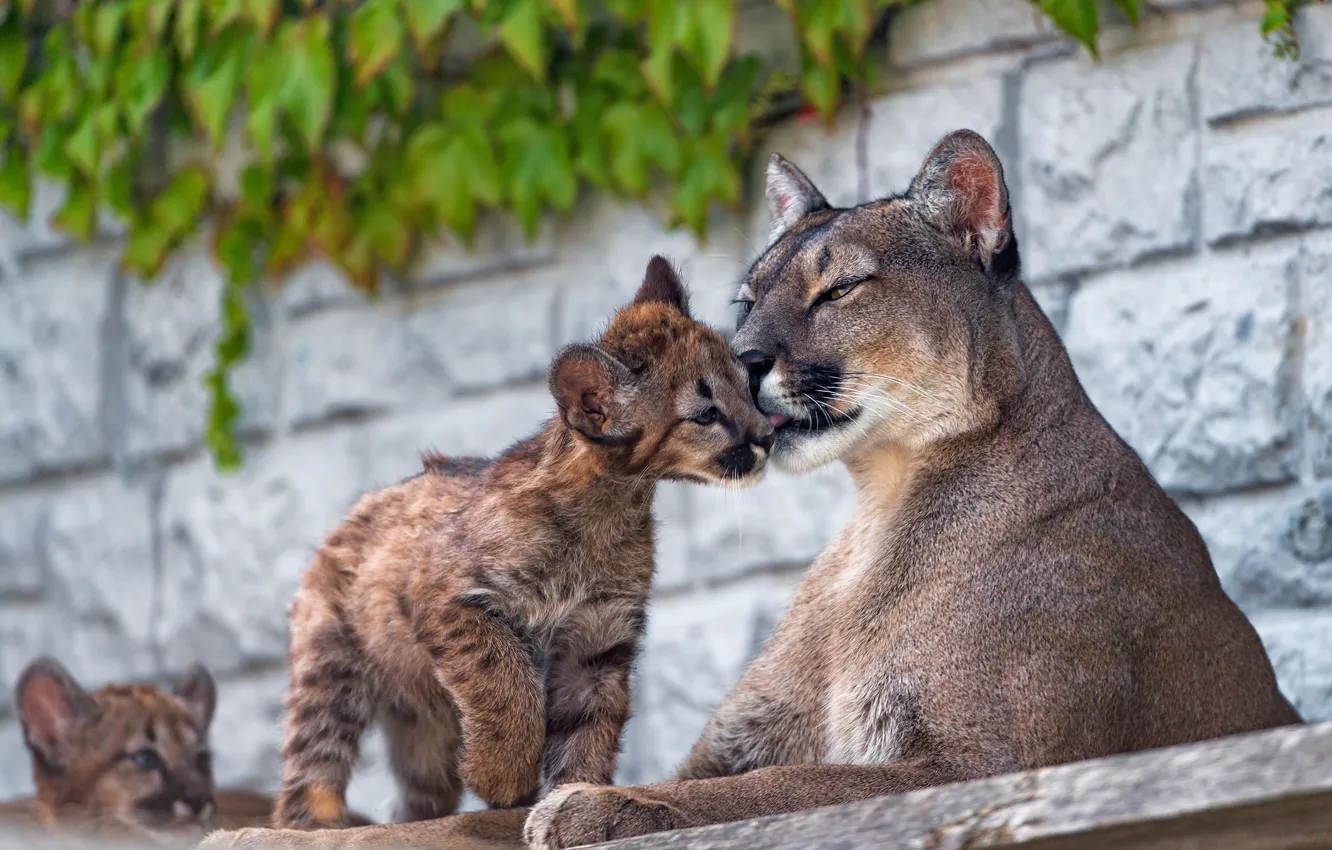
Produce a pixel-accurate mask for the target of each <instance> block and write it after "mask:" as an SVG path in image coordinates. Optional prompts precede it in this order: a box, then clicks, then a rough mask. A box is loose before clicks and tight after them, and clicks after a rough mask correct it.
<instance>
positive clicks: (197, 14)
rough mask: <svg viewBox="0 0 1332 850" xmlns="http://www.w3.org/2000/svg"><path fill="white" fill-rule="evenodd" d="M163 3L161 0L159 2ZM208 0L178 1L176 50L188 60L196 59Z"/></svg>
mask: <svg viewBox="0 0 1332 850" xmlns="http://www.w3.org/2000/svg"><path fill="white" fill-rule="evenodd" d="M158 2H161V0H158ZM206 2H207V0H176V25H175V33H174V35H175V41H176V49H177V50H179V51H180V55H181V56H183V57H185V58H186V59H192V58H193V57H194V50H195V48H196V47H197V46H198V44H199V28H200V24H201V23H202V21H203V12H204V4H205V3H206Z"/></svg>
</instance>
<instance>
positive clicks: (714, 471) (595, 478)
mask: <svg viewBox="0 0 1332 850" xmlns="http://www.w3.org/2000/svg"><path fill="white" fill-rule="evenodd" d="M550 385H551V390H552V393H553V394H554V395H555V397H556V401H557V403H558V405H559V409H560V413H559V415H558V416H556V417H555V418H553V419H552V420H550V421H549V422H548V423H546V425H545V427H544V428H542V430H541V431H540V432H539V433H538V434H537V435H536V436H534V437H532V438H530V439H528V440H525V441H522V442H520V443H518V444H517V445H515V446H513V447H512V448H510V449H509V450H508V451H507V452H505V453H504V454H502V455H500V456H499V457H498V458H496V459H495V460H493V461H486V460H480V459H475V458H448V457H444V456H440V455H433V454H432V455H427V456H426V457H425V458H424V462H425V470H424V472H422V473H421V474H419V475H417V476H415V477H413V478H410V479H408V480H406V481H404V482H402V483H400V484H397V485H395V486H392V487H388V488H385V489H384V490H381V491H379V492H376V493H372V494H370V495H367V496H365V497H364V498H363V499H362V500H361V501H360V503H359V504H357V505H356V506H355V507H354V508H353V509H352V511H351V513H350V514H349V516H348V518H347V520H346V521H345V522H344V523H343V524H342V525H340V526H339V527H338V528H337V529H335V530H334V531H333V532H332V533H331V534H329V536H328V538H327V539H326V540H325V541H324V544H323V546H321V547H320V549H319V552H318V554H317V555H316V557H315V560H314V563H313V564H312V565H311V567H310V569H309V570H308V571H307V572H306V573H305V575H304V576H303V578H302V580H301V586H300V590H299V591H298V593H297V595H296V598H295V600H294V601H293V603H292V606H291V612H290V620H291V649H290V659H291V681H292V685H291V689H290V691H289V693H288V697H287V703H286V710H285V728H286V743H285V745H284V750H283V752H284V768H283V780H282V792H281V794H280V795H279V805H278V815H277V818H276V821H277V823H278V824H279V825H282V826H289V827H301V828H309V827H314V826H342V825H344V822H343V818H342V814H343V811H344V808H343V807H344V802H343V800H344V794H345V790H346V786H347V782H348V778H349V775H350V771H351V768H352V765H353V764H354V762H355V760H356V757H357V746H358V742H359V740H360V737H361V734H362V732H363V730H364V729H365V727H366V726H367V725H368V724H369V723H371V722H372V721H373V720H375V719H379V720H381V722H382V723H383V724H384V726H385V730H386V732H387V733H388V737H389V742H390V753H391V761H392V765H393V769H394V772H395V774H396V776H397V778H398V780H399V785H400V787H401V790H402V793H403V806H402V810H401V813H400V817H401V818H403V819H407V820H421V819H426V818H432V817H439V816H441V815H445V814H448V813H449V812H451V811H453V810H454V809H455V808H456V806H457V803H458V799H459V795H460V794H461V791H462V788H463V785H464V784H466V785H467V786H468V787H470V788H471V789H472V790H473V791H475V792H476V793H477V794H478V795H479V796H481V797H482V798H483V799H485V800H486V801H488V802H489V803H491V804H492V805H495V806H510V805H513V804H515V803H517V802H519V801H520V800H523V799H525V798H526V799H532V798H534V797H537V796H540V795H541V794H544V793H545V792H546V791H547V790H549V789H550V788H552V787H554V786H555V785H556V784H559V783H562V782H593V783H606V782H609V781H610V777H611V774H612V771H613V769H614V765H615V758H616V754H617V752H618V746H619V740H620V733H621V729H622V727H623V725H624V722H625V720H626V719H627V717H628V714H629V703H630V698H629V673H630V666H631V664H632V662H633V659H634V655H635V653H636V650H637V645H638V641H639V638H640V636H641V633H642V629H643V623H644V616H645V614H644V610H645V605H646V601H647V595H648V591H649V588H650V584H651V579H652V571H653V534H652V513H651V506H652V494H653V489H654V485H655V482H656V481H658V480H661V479H664V478H678V479H686V480H696V481H705V482H716V483H730V484H748V483H752V482H753V481H755V480H757V478H758V476H759V475H761V473H762V469H763V460H764V458H765V457H766V447H767V446H768V445H770V444H771V432H772V428H771V426H770V425H769V424H768V423H767V421H766V420H765V419H764V418H763V416H762V415H760V414H759V413H758V412H757V410H755V409H754V407H753V403H752V401H751V400H750V398H749V394H748V392H747V382H746V377H745V374H744V372H743V370H742V369H741V368H740V367H739V365H738V364H737V363H736V361H735V359H734V357H733V356H732V355H731V353H730V350H729V348H728V347H727V346H726V343H725V342H724V340H723V339H722V338H721V337H720V336H719V335H717V334H716V333H715V332H713V331H712V330H710V329H708V328H706V327H705V326H703V325H700V324H698V323H696V322H694V321H693V320H691V319H690V318H689V317H688V313H687V306H686V302H685V294H684V290H683V287H682V285H681V284H680V282H679V280H678V278H677V277H676V276H675V273H674V271H673V270H672V269H670V267H669V265H667V264H666V263H665V261H664V260H661V259H660V258H657V259H655V260H654V261H653V263H652V264H650V265H649V268H648V272H647V274H646V276H645V279H644V283H643V286H642V288H641V289H640V291H639V295H638V297H637V298H636V299H635V301H634V303H633V304H631V305H629V306H628V307H626V308H624V309H623V310H621V311H620V312H619V313H618V314H617V315H616V317H615V318H614V320H613V321H612V322H611V324H610V326H609V328H608V329H607V330H606V332H605V333H604V334H603V335H602V337H601V339H600V341H599V343H598V346H597V347H593V346H586V345H581V346H570V347H569V348H567V349H566V350H565V351H564V352H562V353H561V355H560V356H559V357H558V358H557V359H556V361H555V362H554V363H553V364H552V366H551V370H550ZM709 411H710V412H711V413H715V414H716V421H714V422H702V423H700V422H696V421H692V418H697V417H699V416H700V415H702V414H708V416H709V417H710V416H711V413H709Z"/></svg>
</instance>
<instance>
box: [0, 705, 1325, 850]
mask: <svg viewBox="0 0 1332 850" xmlns="http://www.w3.org/2000/svg"><path fill="white" fill-rule="evenodd" d="M357 833H360V836H361V837H362V839H363V840H360V841H358V840H355V838H353V836H355V835H356V834H357ZM342 835H343V836H345V837H346V838H348V839H352V840H348V841H346V843H345V844H343V845H342V846H345V847H356V846H360V845H365V846H372V847H374V848H385V850H387V848H389V847H390V846H391V843H390V842H388V841H385V840H384V839H383V835H384V833H383V830H382V828H379V829H376V828H373V827H372V828H370V829H369V830H357V831H354V832H351V831H349V832H345V833H343V834H342ZM372 836H373V838H372ZM364 839H368V840H364ZM92 846H97V847H107V846H109V845H106V844H101V843H95V844H90V843H87V842H79V841H53V840H51V839H50V837H42V838H37V837H35V836H31V835H19V834H16V833H8V834H6V833H3V832H0V850H33V848H36V847H45V848H59V849H60V850H74V848H76V847H77V848H79V850H84V848H89V847H92ZM467 846H468V842H467V841H465V840H460V839H458V838H456V837H455V838H453V839H448V838H445V839H443V840H441V841H440V842H439V847H438V850H462V848H465V847H467ZM492 846H493V845H492ZM515 846H517V845H515ZM597 846H598V847H600V848H606V850H668V848H671V849H672V850H742V849H743V850H755V848H775V850H815V849H816V848H826V850H857V849H858V848H866V850H868V848H876V850H877V848H893V850H896V849H897V848H901V850H976V848H1002V847H1020V848H1023V850H1091V848H1096V850H1127V849H1128V848H1134V850H1137V849H1138V848H1142V849H1143V850H1165V849H1166V848H1170V850H1295V849H1296V848H1299V850H1313V848H1328V850H1332V722H1327V723H1320V724H1312V725H1308V726H1295V727H1290V728H1286V729H1277V730H1273V731H1270V732H1262V733H1257V734H1252V735H1241V736H1237V737H1233V738H1223V739H1219V740H1215V741H1207V742H1204V743H1201V744H1191V745H1188V746H1183V747H1172V748H1169V749H1164V750H1152V751H1149V752H1142V753H1133V754H1130V755H1123V756H1115V757H1112V758H1105V759H1096V760H1094V761H1086V762H1079V763H1076V764H1069V765H1063V766H1060V767H1052V768H1047V769H1045V770H1037V771H1032V772H1030V773H1020V774H1012V775H1008V776H999V777H995V778H993V779H985V780H981V781H978V782H963V783H959V784H956V785H947V786H943V787H940V788H932V789H928V790H925V791H916V792H913V793H910V794H903V795H900V796H896V797H884V798H880V799H877V800H869V801H866V802H863V803H855V804H852V805H847V806H836V807H832V808H827V809H817V810H814V811H808V812H799V813H796V814H791V815H783V816H779V817H771V818H762V819H759V820H751V821H742V822H738V823H729V824H720V825H718V826H710V827H702V828H699V829H688V830H681V831H678V832H670V833H661V834H658V835H651V836H645V837H643V838H638V839H633V840H627V841H618V842H612V843H609V844H602V845H597ZM126 850H128V848H126Z"/></svg>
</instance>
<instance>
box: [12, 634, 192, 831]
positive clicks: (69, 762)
mask: <svg viewBox="0 0 1332 850" xmlns="http://www.w3.org/2000/svg"><path fill="white" fill-rule="evenodd" d="M15 697H16V703H17V705H18V710H19V718H20V720H21V722H22V726H23V736H24V743H26V744H27V746H28V750H29V751H30V752H31V754H32V763H33V779H34V781H35V783H36V785H37V796H38V800H39V803H40V805H41V806H42V808H43V809H44V810H45V811H46V812H47V814H48V815H49V816H50V817H51V818H52V819H53V820H54V821H55V823H56V825H58V826H68V827H71V828H75V827H77V828H83V829H89V830H95V831H98V832H109V833H117V832H126V833H129V834H133V835H137V836H141V837H146V838H151V839H156V840H173V841H176V840H182V839H188V838H193V839H195V840H197V839H198V838H200V837H202V835H203V832H204V830H205V829H206V828H208V826H209V825H210V824H211V819H212V816H213V809H214V805H213V768H212V763H211V758H210V755H209V751H208V739H207V732H208V725H209V722H210V720H211V719H212V714H213V705H214V700H215V689H214V686H213V679H212V677H211V676H210V675H209V674H208V671H207V670H205V669H204V668H203V667H202V666H200V665H195V666H194V667H193V668H191V670H190V671H189V672H188V673H187V674H186V675H185V676H184V677H182V678H181V679H180V681H179V682H178V683H177V684H176V686H175V688H174V689H173V691H172V692H171V693H167V692H165V691H162V690H160V689H158V688H156V687H153V686H151V685H106V686H105V687H102V688H100V689H99V690H97V691H94V692H92V693H87V692H85V691H84V690H83V688H81V687H80V686H79V684H78V682H76V681H75V680H74V677H73V676H71V675H70V674H69V671H67V670H66V669H65V668H64V667H63V666H61V664H60V663H59V662H57V661H55V660H53V659H49V658H43V659H39V660H37V661H34V662H32V663H31V664H30V665H28V667H27V669H25V670H24V671H23V674H22V675H21V676H20V677H19V682H18V687H17V692H16V694H15Z"/></svg>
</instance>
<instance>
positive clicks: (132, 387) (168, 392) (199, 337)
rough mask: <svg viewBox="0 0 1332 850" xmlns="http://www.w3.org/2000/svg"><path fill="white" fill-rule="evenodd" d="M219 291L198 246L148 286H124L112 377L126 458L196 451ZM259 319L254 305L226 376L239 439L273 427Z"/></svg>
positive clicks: (272, 374)
mask: <svg viewBox="0 0 1332 850" xmlns="http://www.w3.org/2000/svg"><path fill="white" fill-rule="evenodd" d="M222 285H223V284H222V276H221V272H220V270H219V269H218V267H217V265H216V264H215V263H214V261H213V259H212V258H211V257H210V256H209V255H208V253H206V251H205V250H204V249H203V248H202V247H201V246H200V247H196V248H191V249H187V250H186V252H184V253H182V254H180V255H178V256H177V257H175V258H174V259H173V260H172V261H171V262H170V263H169V264H168V266H167V268H166V269H165V270H164V271H163V273H162V274H161V275H159V276H158V278H156V279H155V280H153V281H150V282H147V283H144V282H141V281H138V280H128V281H126V283H125V292H124V299H125V303H124V308H123V312H124V334H125V339H124V347H123V358H124V360H123V362H122V363H121V364H120V370H119V373H120V374H121V375H122V376H123V377H122V378H121V380H122V385H121V386H122V390H121V391H122V393H123V405H124V411H123V413H124V422H123V426H122V427H123V429H124V432H123V441H124V450H125V452H126V454H127V455H128V456H130V457H132V458H139V457H144V456H148V455H153V454H159V453H171V452H183V451H187V450H189V449H192V448H195V447H197V446H200V445H202V443H203V431H204V421H205V416H206V414H207V409H208V403H209V399H208V393H207V390H206V389H205V387H204V385H203V376H204V374H205V373H206V372H207V371H208V370H209V369H211V368H212V367H213V365H214V363H215V362H216V357H215V354H214V345H215V343H216V340H217V335H218V332H219V330H220V325H219V315H220V312H221V303H220V299H221V295H222ZM266 313H267V311H266V305H265V304H264V303H263V302H262V301H260V300H259V299H257V298H256V299H254V300H253V302H252V304H251V305H250V317H251V322H252V323H253V328H252V330H251V335H250V342H251V349H250V353H249V354H248V355H247V357H246V359H245V360H244V361H242V362H241V364H240V365H239V366H238V367H237V368H236V369H235V370H234V371H233V372H232V375H231V389H232V392H233V393H235V394H236V396H237V398H238V399H239V401H240V404H241V409H242V414H241V419H240V422H239V425H238V427H239V430H240V432H241V433H243V434H254V433H262V432H265V431H268V430H271V429H272V428H273V426H274V425H275V424H276V417H277V394H278V382H277V371H276V369H274V368H273V364H272V363H271V358H272V356H273V352H272V337H271V332H270V328H269V324H268V321H267V315H266Z"/></svg>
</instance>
